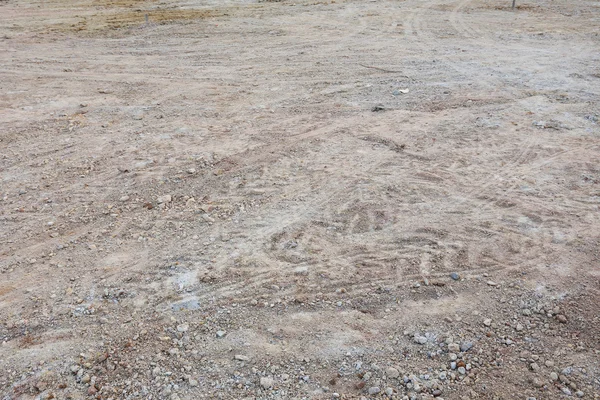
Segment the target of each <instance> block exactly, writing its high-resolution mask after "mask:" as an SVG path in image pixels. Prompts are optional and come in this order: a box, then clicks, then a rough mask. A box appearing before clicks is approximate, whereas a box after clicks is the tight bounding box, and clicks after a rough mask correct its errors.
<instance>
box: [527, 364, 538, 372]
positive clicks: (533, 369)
mask: <svg viewBox="0 0 600 400" xmlns="http://www.w3.org/2000/svg"><path fill="white" fill-rule="evenodd" d="M529 368H531V370H532V371H533V372H537V371H539V370H540V366H539V365H538V363H531V364H529Z"/></svg>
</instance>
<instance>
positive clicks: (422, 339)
mask: <svg viewBox="0 0 600 400" xmlns="http://www.w3.org/2000/svg"><path fill="white" fill-rule="evenodd" d="M413 340H414V341H415V343H418V344H425V343H427V338H426V337H425V336H420V335H415V337H414V338H413Z"/></svg>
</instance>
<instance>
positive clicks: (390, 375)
mask: <svg viewBox="0 0 600 400" xmlns="http://www.w3.org/2000/svg"><path fill="white" fill-rule="evenodd" d="M385 374H386V375H387V377H388V378H392V379H394V378H397V377H399V376H400V371H398V370H397V369H396V368H394V367H389V368H388V369H386V370H385Z"/></svg>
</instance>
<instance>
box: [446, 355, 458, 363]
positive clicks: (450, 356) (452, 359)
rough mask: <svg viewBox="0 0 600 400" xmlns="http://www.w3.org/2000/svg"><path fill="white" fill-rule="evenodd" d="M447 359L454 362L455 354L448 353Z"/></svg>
mask: <svg viewBox="0 0 600 400" xmlns="http://www.w3.org/2000/svg"><path fill="white" fill-rule="evenodd" d="M448 358H449V359H450V361H456V359H457V358H458V356H457V355H456V353H450V354H448Z"/></svg>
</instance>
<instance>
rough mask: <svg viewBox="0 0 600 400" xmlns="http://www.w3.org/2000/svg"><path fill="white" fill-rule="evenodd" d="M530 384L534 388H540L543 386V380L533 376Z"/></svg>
mask: <svg viewBox="0 0 600 400" xmlns="http://www.w3.org/2000/svg"><path fill="white" fill-rule="evenodd" d="M531 384H532V385H533V386H534V387H536V388H541V387H542V386H544V382H542V381H541V380H540V379H538V378H533V379H532V380H531Z"/></svg>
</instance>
